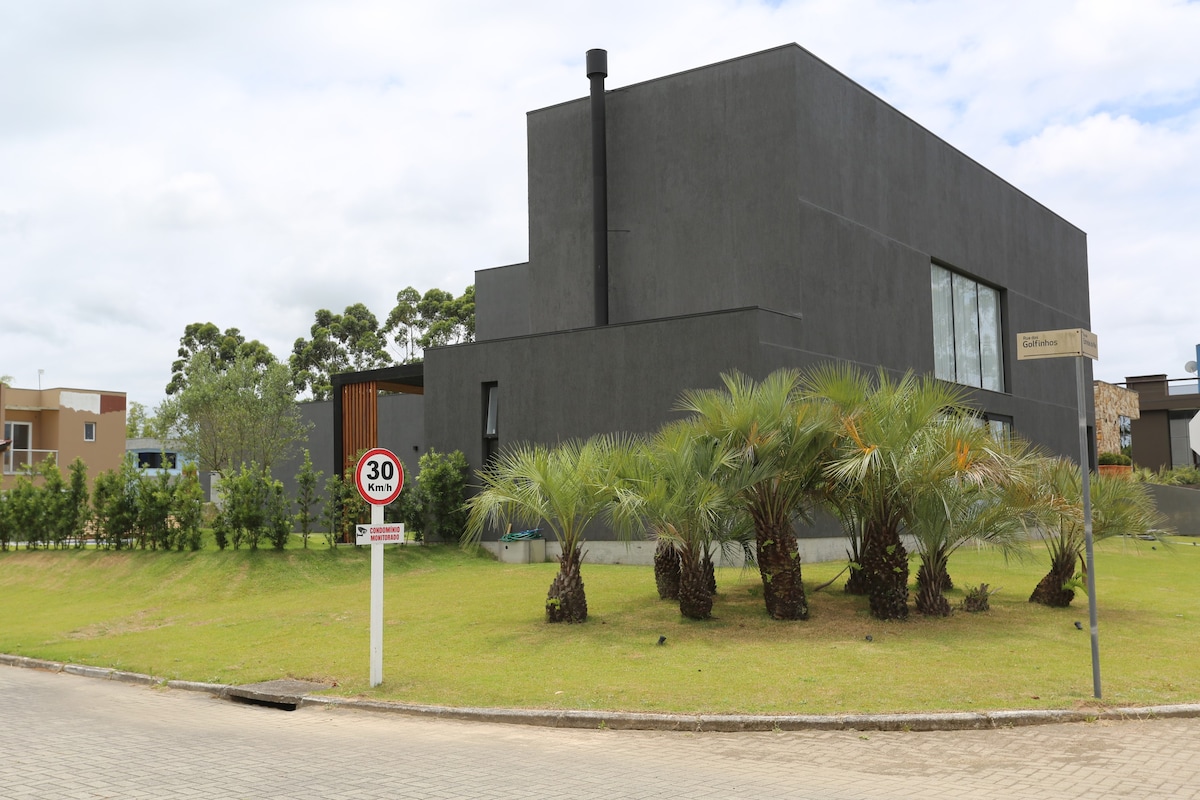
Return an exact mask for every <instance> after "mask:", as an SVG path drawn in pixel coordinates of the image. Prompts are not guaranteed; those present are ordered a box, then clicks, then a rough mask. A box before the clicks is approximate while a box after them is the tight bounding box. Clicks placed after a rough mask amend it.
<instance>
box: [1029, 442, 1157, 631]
mask: <svg viewBox="0 0 1200 800" xmlns="http://www.w3.org/2000/svg"><path fill="white" fill-rule="evenodd" d="M1035 485H1036V486H1037V487H1038V489H1039V492H1040V495H1039V498H1038V499H1039V508H1040V509H1041V513H1042V516H1041V521H1042V526H1043V538H1042V541H1043V542H1044V543H1045V545H1046V550H1047V551H1048V553H1049V554H1050V571H1049V572H1047V573H1046V575H1045V577H1043V578H1042V579H1041V581H1039V582H1038V585H1037V587H1036V588H1035V589H1034V590H1033V594H1032V595H1030V597H1029V602H1031V603H1041V604H1042V605H1046V606H1051V607H1055V608H1066V607H1067V606H1069V605H1070V604H1071V601H1072V600H1074V599H1075V587H1077V586H1079V585H1080V584H1081V576H1082V574H1083V569H1084V568H1085V567H1086V564H1085V562H1084V549H1085V546H1086V544H1087V541H1086V535H1087V534H1086V530H1085V528H1084V518H1083V489H1082V481H1081V479H1080V474H1079V466H1078V465H1077V464H1075V463H1073V462H1071V461H1068V460H1066V459H1061V458H1055V459H1047V460H1045V461H1044V462H1043V463H1042V466H1041V471H1040V473H1039V474H1038V477H1037V481H1036V484H1035ZM1089 490H1090V499H1091V505H1092V538H1093V539H1094V540H1095V541H1103V540H1104V539H1108V538H1110V537H1113V536H1155V537H1158V536H1159V535H1160V534H1161V533H1162V532H1165V531H1167V529H1168V524H1167V520H1166V518H1165V517H1164V516H1163V515H1162V514H1161V513H1159V511H1158V508H1157V507H1156V506H1155V505H1154V498H1153V497H1152V496H1151V495H1150V492H1149V490H1148V489H1147V488H1146V485H1145V484H1143V483H1138V482H1136V481H1130V480H1125V478H1124V477H1119V476H1108V475H1092V476H1091V483H1090V485H1089Z"/></svg>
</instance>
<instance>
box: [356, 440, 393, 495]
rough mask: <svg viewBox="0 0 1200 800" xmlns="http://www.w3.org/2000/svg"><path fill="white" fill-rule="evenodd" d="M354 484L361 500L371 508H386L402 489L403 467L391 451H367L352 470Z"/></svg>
mask: <svg viewBox="0 0 1200 800" xmlns="http://www.w3.org/2000/svg"><path fill="white" fill-rule="evenodd" d="M354 483H355V484H356V485H357V486H358V493H359V494H360V495H362V499H363V500H366V501H367V502H368V503H370V504H371V505H373V506H386V505H387V504H388V503H390V502H392V501H393V500H395V499H396V498H397V497H399V496H400V490H401V489H402V488H404V465H403V464H401V463H400V459H398V458H396V454H395V453H393V452H392V451H391V450H385V449H384V448H382V447H376V448H374V449H372V450H368V451H367V452H366V453H364V454H363V457H362V458H360V459H359V460H358V466H357V467H355V468H354Z"/></svg>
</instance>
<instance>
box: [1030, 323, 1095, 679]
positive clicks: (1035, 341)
mask: <svg viewBox="0 0 1200 800" xmlns="http://www.w3.org/2000/svg"><path fill="white" fill-rule="evenodd" d="M1068 356H1071V357H1074V358H1075V385H1076V405H1077V406H1078V407H1079V481H1080V489H1081V494H1082V496H1083V498H1082V499H1083V537H1084V546H1085V548H1086V561H1087V563H1086V568H1087V595H1088V619H1089V621H1090V622H1091V627H1092V693H1093V695H1095V697H1096V699H1097V700H1099V699H1100V623H1099V621H1098V620H1097V618H1096V559H1095V552H1094V547H1093V541H1092V486H1091V478H1092V470H1091V459H1090V458H1088V435H1087V396H1086V395H1085V394H1084V391H1085V386H1084V369H1083V366H1084V359H1086V358H1092V359H1096V358H1099V357H1100V346H1099V342H1098V341H1097V338H1096V335H1095V334H1094V333H1092V332H1091V331H1089V330H1085V329H1083V328H1067V329H1064V330H1055V331H1036V332H1034V333H1018V334H1017V360H1018V361H1024V360H1026V359H1039V358H1063V357H1068Z"/></svg>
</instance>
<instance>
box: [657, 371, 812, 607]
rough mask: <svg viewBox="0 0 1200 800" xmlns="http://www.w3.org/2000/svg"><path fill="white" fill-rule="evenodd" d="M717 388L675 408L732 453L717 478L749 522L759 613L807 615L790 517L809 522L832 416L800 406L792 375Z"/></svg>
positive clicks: (733, 379)
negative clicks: (760, 585)
mask: <svg viewBox="0 0 1200 800" xmlns="http://www.w3.org/2000/svg"><path fill="white" fill-rule="evenodd" d="M721 378H722V380H723V381H724V383H725V389H724V390H703V391H692V392H687V393H686V394H684V396H683V398H682V400H681V401H680V403H679V408H680V409H681V410H684V411H689V412H691V413H692V414H693V415H694V419H695V424H696V425H697V427H698V428H699V430H700V431H702V432H703V434H704V435H706V436H708V437H710V438H712V439H715V440H716V441H718V442H720V443H721V445H722V446H723V447H725V448H727V449H729V450H730V451H731V452H733V453H734V457H733V458H732V459H731V461H730V465H729V468H728V469H726V470H725V472H724V474H723V476H722V481H723V482H724V484H725V487H726V491H728V492H729V493H730V494H731V495H733V496H734V497H735V498H736V500H737V502H738V504H739V505H740V507H741V508H742V509H743V511H744V512H745V514H746V515H747V516H748V517H749V518H750V519H751V520H752V521H753V523H754V532H755V556H756V560H757V562H758V568H759V573H760V575H761V577H762V583H763V598H764V600H765V603H766V609H767V613H768V614H770V615H771V617H772V618H774V619H785V620H787V619H807V618H808V600H807V598H806V597H805V594H804V585H803V583H802V581H801V569H800V551H799V546H798V545H797V543H796V533H795V530H794V529H793V528H792V520H793V518H799V519H802V520H810V519H811V514H812V510H813V508H814V507H815V506H816V504H817V503H818V501H819V499H820V496H821V488H822V485H823V473H822V470H823V468H824V466H825V463H826V459H827V457H828V456H829V453H830V451H831V448H832V447H833V444H834V441H835V436H834V428H833V425H832V420H831V417H830V415H829V414H828V413H827V411H826V410H825V409H824V408H823V407H822V406H821V405H819V404H813V403H800V402H798V395H799V391H800V377H799V374H798V373H796V372H795V371H794V370H779V371H777V372H773V373H772V374H770V375H768V376H767V377H766V379H764V380H763V381H762V382H755V381H754V380H752V379H750V378H748V377H746V376H745V375H742V374H741V373H736V372H735V373H732V374H728V375H722V376H721Z"/></svg>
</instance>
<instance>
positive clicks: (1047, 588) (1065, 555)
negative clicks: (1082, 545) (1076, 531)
mask: <svg viewBox="0 0 1200 800" xmlns="http://www.w3.org/2000/svg"><path fill="white" fill-rule="evenodd" d="M1078 561H1079V554H1078V553H1076V552H1074V551H1071V552H1061V553H1055V554H1054V556H1053V558H1052V559H1051V561H1050V571H1049V572H1047V573H1046V577H1044V578H1042V579H1041V581H1039V582H1038V585H1037V587H1036V588H1035V589H1034V590H1033V594H1031V595H1030V596H1029V602H1031V603H1041V604H1042V605H1044V606H1050V607H1051V608H1066V607H1067V606H1069V605H1071V601H1072V600H1074V599H1075V590H1074V589H1069V588H1067V584H1068V583H1070V582H1071V581H1072V579H1074V577H1075V564H1076V563H1078Z"/></svg>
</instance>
